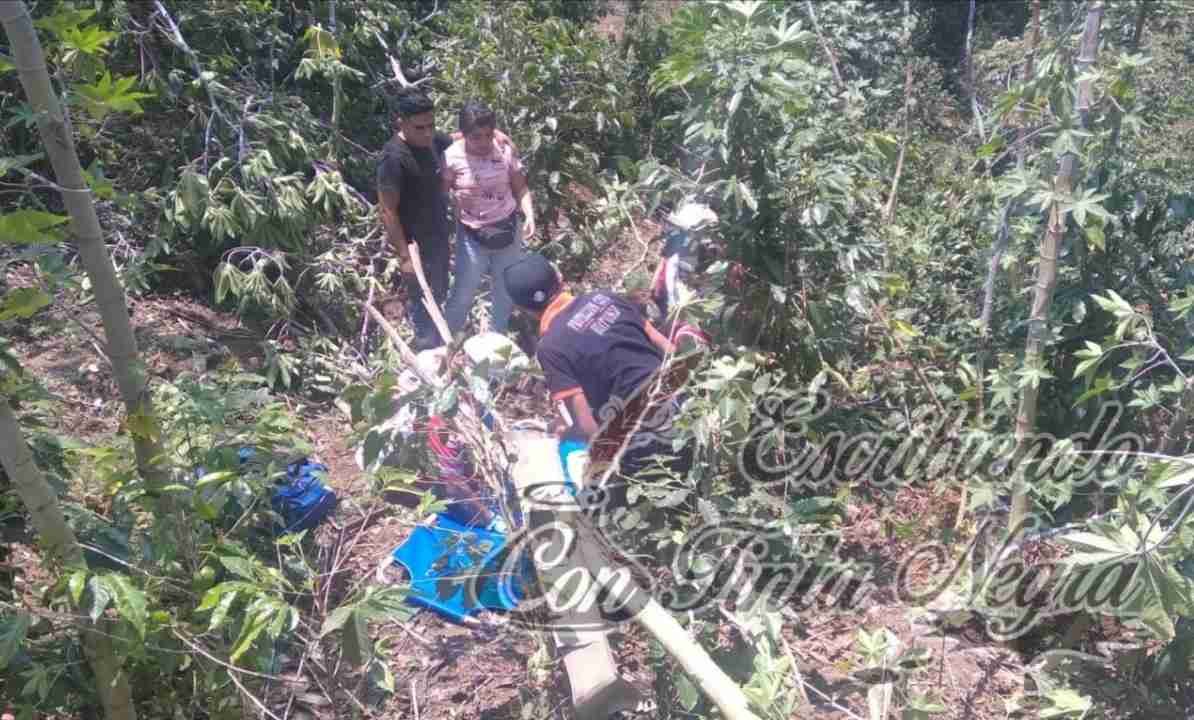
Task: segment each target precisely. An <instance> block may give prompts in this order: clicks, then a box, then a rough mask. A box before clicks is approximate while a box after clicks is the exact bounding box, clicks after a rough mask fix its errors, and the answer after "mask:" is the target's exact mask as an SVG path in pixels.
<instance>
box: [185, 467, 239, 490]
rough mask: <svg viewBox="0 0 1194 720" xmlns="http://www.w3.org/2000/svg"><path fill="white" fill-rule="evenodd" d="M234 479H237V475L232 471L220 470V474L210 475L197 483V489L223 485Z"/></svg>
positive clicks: (213, 473)
mask: <svg viewBox="0 0 1194 720" xmlns="http://www.w3.org/2000/svg"><path fill="white" fill-rule="evenodd" d="M234 477H236V473H235V472H233V471H231V470H220V471H219V472H212V473H208V474H206V475H204V476H203V477H201V478H199V479H198V480H197V481H196V482H195V488H196V489H199V488H204V487H207V486H208V485H214V484H218V483H222V482H225V481H227V480H229V479H231V478H234Z"/></svg>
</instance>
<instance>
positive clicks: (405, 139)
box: [377, 91, 513, 352]
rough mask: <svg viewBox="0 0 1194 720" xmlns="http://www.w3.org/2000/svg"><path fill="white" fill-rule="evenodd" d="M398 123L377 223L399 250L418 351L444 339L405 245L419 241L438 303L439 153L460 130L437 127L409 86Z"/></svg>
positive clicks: (441, 270) (380, 174)
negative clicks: (452, 131) (453, 130)
mask: <svg viewBox="0 0 1194 720" xmlns="http://www.w3.org/2000/svg"><path fill="white" fill-rule="evenodd" d="M397 128H398V129H397V132H395V133H394V137H393V138H391V139H390V141H389V142H388V143H386V146H385V148H384V149H383V150H382V155H381V160H380V162H379V163H378V166H377V196H378V203H379V205H380V206H381V222H382V225H383V226H384V227H385V229H386V236H387V238H388V239H389V241H390V245H392V246H393V248H394V251H395V252H396V253H397V254H398V261H399V268H400V270H401V273H402V282H403V285H404V286H405V287H406V294H407V312H408V314H409V316H410V319H411V324H412V325H414V330H415V341H414V350H415V351H416V352H419V351H422V350H427V349H431V348H435V347H438V346H440V345H442V344H443V339H442V338H441V337H440V335H439V331H438V330H437V329H436V327H435V324H434V323H433V322H432V320H431V314H430V313H429V312H428V311H427V308H426V306H425V305H424V304H423V290H422V288H421V287H420V286H419V282H418V278H417V277H416V275H415V270H414V265H413V264H412V262H411V255H410V248H409V247H408V246H409V244H410V243H412V242H414V243H417V244H418V248H419V259H420V261H421V262H422V264H423V274H424V275H425V276H426V278H427V284H428V285H429V286H430V287H431V294H432V295H433V296H434V298H435V302H436V304H437V305H442V304H443V302H444V298H445V297H446V296H447V293H448V283H449V278H448V263H449V258H450V257H451V246H450V244H449V242H448V235H449V227H450V225H449V222H448V196H447V193H446V192H444V186H443V182H442V179H443V168H444V161H443V155H444V150H445V149H447V147H448V146H449V145H451V144H452V142H453V141H454V140H455V139H456V136H458V135H459V133H455V134H454V135H448V134H445V133H441V132H436V130H435V104H434V103H433V102H432V101H431V100H430V99H428V98H427V96H426V95H423V94H421V93H418V92H414V91H408V92H406V93H405V94H404V95H403V96H402V98H401V99H399V101H398V119H397ZM494 139H495V140H496V141H497V142H498V143H501V144H508V145H510V146H511V147H513V143H511V142H510V139H509V137H508V136H506V135H505V134H504V133H501V132H498V131H495V132H494Z"/></svg>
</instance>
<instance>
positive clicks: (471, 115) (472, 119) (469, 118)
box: [460, 101, 497, 135]
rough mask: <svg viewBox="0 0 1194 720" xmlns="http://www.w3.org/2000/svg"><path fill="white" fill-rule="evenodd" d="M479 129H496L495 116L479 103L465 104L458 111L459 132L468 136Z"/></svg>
mask: <svg viewBox="0 0 1194 720" xmlns="http://www.w3.org/2000/svg"><path fill="white" fill-rule="evenodd" d="M479 127H487V128H492V127H497V115H496V114H494V112H493V110H490V109H489V108H488V107H487V106H485V105H482V104H481V103H479V102H475V101H474V102H469V103H466V104H465V106H464V107H462V108H461V109H460V132H462V133H464V134H465V135H468V134H469V133H471V132H472V131H473V130H475V129H476V128H479Z"/></svg>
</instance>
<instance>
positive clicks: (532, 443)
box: [510, 428, 758, 720]
mask: <svg viewBox="0 0 1194 720" xmlns="http://www.w3.org/2000/svg"><path fill="white" fill-rule="evenodd" d="M510 440H511V441H512V443H511V445H512V447H514V448H515V451H516V453H517V459H516V462H515V465H514V467H513V469H512V476H513V482H514V486H515V488H517V490H518V493H519V501H520V504H521V505H522V511H523V512H522V514H523V517H524V519H525V523H526V528H525V530H526V531H527V532H528V535H529V536H530V537H532V538H534V542H533V543H532V544H533V547H530V548H526V549H527V550H528V551H529V553H528V554H529V555H530V556H531V557H532V558H533V559H534V560H535V564H536V571H537V574H538V575H539V579H540V582H541V583H542V585H543V586H544V587H545V589H546V595H547V597H548V598H556V596H557V595H558V594H562V593H563V592H564V591H565V589H566V588H564V587H560V586H559V585H558V584H560V583H562V584H564V585H569V584H576V585H580V586H582V587H584V586H585V584H586V583H587V588H588V590H587V592H586V593H585V595H586V596H587V597H588V598H589V600H591V602H588V603H583V604H581V605H580V606H576V604H575V603H573V604H569V606H568V607H569V609H568V610H566V611H565V612H563V613H559V614H557V616H556V617H554V618H551V620H550V622H552V623H553V624H554V625H555V629H553V631H552V635H553V639H554V640H555V643H556V646H557V648H558V651H559V652H560V654H561V655H563V660H564V666H565V668H566V669H567V672H568V680H569V683H570V685H571V687H572V700H573V704H574V706H575V708H576V713H577V716H578V717H580V718H586V719H587V718H600V719H601V720H604V718H607V717H608V716H609V715H610V714H612V713H614V712H616V711H618V710H630V709H633V708H634V707H635V706H636V705H637V704H638V701H639V699H640V697H639V694H638V692H637V691H636V690H635V689H634V688H633V687H632V686H631V685H630V684H629V683H627V682H626V681H625V680H624V679H622V678H621V677H620V676H619V675H618V672H617V665H616V663H615V662H614V657H613V653H612V652H611V651H610V648H609V642H608V639H607V633H608V631H607V630H604V629H602V628H603V627H604V626H605V625H607V624H608V623H607V622H605V621H604V620H603V618H602V617H601V613H600V607H599V605H598V603H597V602H595V599H596V598H595V595H596V591H597V590H598V589H600V588H601V587H604V588H605V589H607V590H608V591H610V592H611V593H618V594H623V596H624V597H625V596H628V594H634V600H633V601H631V602H630V603H629V605H630V606H631V607H630V609H631V611H632V613H633V619H634V621H635V622H637V623H638V624H639V625H641V626H642V627H643V628H645V629H646V630H647V631H648V632H649V633H651V635H652V636H653V637H655V639H656V640H658V641H659V643H660V644H661V645H663V647H664V649H665V650H667V651H668V653H669V654H670V655H671V656H672V657H673V658H675V659H676V661H677V662H679V663H680V666H681V667H682V668H683V669H684V671H685V672H686V673H687V674H688V675H689V677H691V678H692V679H693V681H694V683H695V684H696V686H697V687H698V688H700V689H701V690H702V691H703V692H704V693H705V694H706V695H707V696H708V697H709V699H711V700H712V701H713V702H714V703H715V704H716V705H717V706H718V708H719V709H720V710H721V712H722V715H724V716H725V717H726V718H727V719H728V720H758V717H757V716H756V715H755V714H754V713H753V712H751V710H750V705H749V701H748V700H747V699H746V696H745V695H744V694H743V692H742V690H741V688H739V687H738V686H737V685H736V684H735V683H734V682H733V680H731V679H730V677H729V676H728V675H726V674H725V672H724V671H723V670H722V669H721V668H720V667H718V665H717V664H716V663H715V662H713V659H712V658H710V657H709V654H708V653H706V652H705V649H704V648H702V647H701V646H700V645H699V644H698V643H696V642H695V641H694V640H693V639H692V638H691V637H690V636H689V634H688V633H687V632H686V631H685V630H684V628H683V627H681V626H680V624H679V623H678V622H676V620H675V618H673V617H672V616H671V615H670V614H669V613H668V612H667V611H666V610H665V609H664V608H663V607H662V606H660V605H659V603H658V602H656V601H655V599H654V598H652V597H651V596H650V595H649V594H648V593H646V592H645V591H643V590H642V589H641V588H637V587H627V585H626V584H625V583H626V580H627V578H628V575H627V574H626V573H619V572H618V568H612V567H609V562H608V561H607V560H605V555H604V553H602V552H601V550H600V547H599V546H598V543H596V542H595V540H594V536H593V529H592V528H591V527H590V526H588V523H587V521H586V520H585V519H584V517H583V512H582V510H581V508H580V507H579V505H578V504H577V502H576V500H575V498H573V497H572V495H571V494H569V493H568V492H567V490H566V489H565V485H564V474H563V469H562V467H561V465H560V460H559V450H558V443H557V440H556V438H554V437H552V436H550V435H547V434H546V433H543V432H541V431H538V430H528V429H526V428H515V429H514V430H513V431H512V432H511V433H510ZM553 523H554V524H555V527H552V528H551V532H545V533H543V532H540V531H541V530H542V529H543V528H545V527H549V526H551V525H552V524H553ZM560 543H564V544H565V545H566V547H561V546H560ZM561 551H565V552H566V557H561V555H562V553H561ZM548 560H550V562H549V561H548ZM578 575H579V577H578ZM570 580H571V581H575V582H573V583H570V582H569V581H570ZM631 582H633V580H631ZM615 583H622V585H621V586H620V587H618V586H616V585H615ZM556 607H559V606H558V605H557V606H556Z"/></svg>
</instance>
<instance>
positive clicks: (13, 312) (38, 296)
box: [0, 288, 52, 322]
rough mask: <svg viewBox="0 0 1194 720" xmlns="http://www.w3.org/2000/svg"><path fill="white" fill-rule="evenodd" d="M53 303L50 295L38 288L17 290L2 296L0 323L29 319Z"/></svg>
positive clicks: (0, 296) (0, 299)
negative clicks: (16, 319)
mask: <svg viewBox="0 0 1194 720" xmlns="http://www.w3.org/2000/svg"><path fill="white" fill-rule="evenodd" d="M51 302H52V299H51V298H50V296H49V295H47V294H45V293H44V292H42V291H41V290H39V289H37V288H16V289H14V290H9V291H8V292H6V293H4V295H0V322H3V321H5V320H13V319H15V318H28V317H33V316H34V315H36V314H37V311H38V310H41V309H42V308H44V307H46V306H48V305H49V304H50V303H51Z"/></svg>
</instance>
